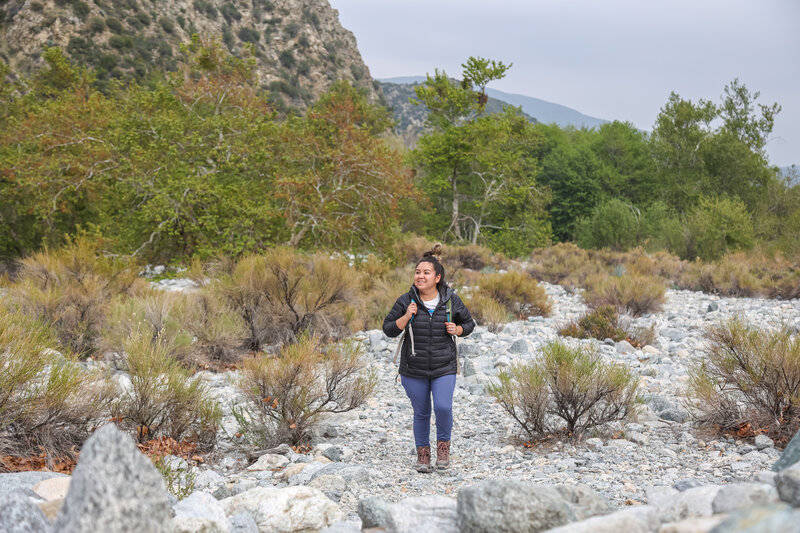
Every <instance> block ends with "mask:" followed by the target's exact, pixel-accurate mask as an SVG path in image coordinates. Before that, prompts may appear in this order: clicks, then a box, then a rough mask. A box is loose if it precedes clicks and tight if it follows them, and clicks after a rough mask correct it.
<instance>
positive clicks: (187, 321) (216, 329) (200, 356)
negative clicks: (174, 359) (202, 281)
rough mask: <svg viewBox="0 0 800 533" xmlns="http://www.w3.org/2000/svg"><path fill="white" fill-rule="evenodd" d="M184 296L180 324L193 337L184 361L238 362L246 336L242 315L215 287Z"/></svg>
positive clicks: (208, 363) (215, 364)
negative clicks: (223, 299)
mask: <svg viewBox="0 0 800 533" xmlns="http://www.w3.org/2000/svg"><path fill="white" fill-rule="evenodd" d="M187 300H188V301H187V304H186V306H185V307H184V309H183V314H182V316H181V324H182V326H183V327H184V328H185V329H186V330H187V331H188V332H190V333H191V334H192V336H193V337H194V339H195V340H194V343H192V346H191V351H190V352H189V355H188V358H187V362H189V363H190V364H192V365H194V366H199V367H211V368H215V369H216V368H220V367H224V366H225V365H229V364H234V363H237V362H238V361H239V360H240V358H241V356H242V352H243V344H244V342H245V339H246V338H247V330H246V329H245V323H244V320H242V317H241V316H240V315H239V314H238V313H236V312H235V311H234V310H233V309H231V308H230V307H228V305H227V304H226V303H225V302H224V301H221V299H220V298H219V297H218V296H217V294H216V293H215V292H214V291H207V290H204V291H202V292H201V293H200V294H194V295H190V296H189V297H188V298H187Z"/></svg>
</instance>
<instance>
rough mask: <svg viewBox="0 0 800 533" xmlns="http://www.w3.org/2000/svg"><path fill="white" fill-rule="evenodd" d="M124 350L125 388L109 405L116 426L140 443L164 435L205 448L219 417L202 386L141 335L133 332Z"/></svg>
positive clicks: (212, 439) (211, 442) (213, 439)
mask: <svg viewBox="0 0 800 533" xmlns="http://www.w3.org/2000/svg"><path fill="white" fill-rule="evenodd" d="M124 349H125V361H124V369H125V371H126V372H127V373H128V375H129V377H130V385H129V386H127V387H123V389H124V390H123V391H122V392H121V393H120V395H119V397H118V398H117V399H116V401H115V402H114V404H113V406H112V414H113V415H114V419H115V420H116V421H117V422H118V423H119V425H120V426H121V427H122V428H125V429H126V430H128V431H130V432H132V433H133V434H134V435H135V436H136V438H137V440H138V442H140V443H143V442H146V441H148V440H150V439H154V438H159V437H162V436H164V437H170V438H172V439H175V440H176V441H180V440H187V441H189V442H192V443H195V444H196V445H197V446H198V447H199V448H201V449H210V448H211V447H212V446H213V445H214V442H216V438H217V428H218V427H219V423H220V420H221V418H222V413H221V411H220V409H219V406H218V405H217V404H216V402H214V401H213V400H211V399H209V395H210V393H209V391H208V387H207V386H206V384H205V383H204V382H203V381H202V380H201V379H200V378H199V377H194V378H192V377H190V376H189V374H188V372H187V371H186V370H185V369H184V368H183V367H182V366H181V365H180V363H179V362H178V361H176V360H175V359H173V358H172V357H170V355H169V352H168V350H167V349H166V348H165V346H164V343H162V342H160V341H159V340H156V342H153V340H152V338H151V336H150V333H149V332H147V331H144V330H137V331H134V332H133V333H132V335H131V336H130V337H129V338H128V340H127V341H126V342H125V345H124Z"/></svg>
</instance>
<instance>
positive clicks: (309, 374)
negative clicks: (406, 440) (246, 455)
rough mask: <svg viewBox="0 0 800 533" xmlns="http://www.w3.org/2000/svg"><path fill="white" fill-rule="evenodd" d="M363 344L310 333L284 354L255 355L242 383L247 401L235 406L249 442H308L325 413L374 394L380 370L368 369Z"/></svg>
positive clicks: (346, 408)
mask: <svg viewBox="0 0 800 533" xmlns="http://www.w3.org/2000/svg"><path fill="white" fill-rule="evenodd" d="M365 366H366V364H365V361H364V360H363V358H362V353H361V348H360V345H359V344H357V343H343V344H334V345H329V346H327V347H323V346H321V344H320V342H319V340H318V339H317V338H316V337H312V336H304V337H302V338H301V339H300V340H299V341H298V342H297V343H295V344H292V345H290V346H287V347H284V348H283V350H282V351H281V353H280V355H279V356H278V357H271V356H267V355H261V356H260V357H255V358H252V359H249V360H247V361H246V362H245V364H244V367H243V369H242V380H241V381H240V383H239V388H240V389H241V391H242V393H243V394H244V395H245V397H246V399H247V401H246V403H245V404H244V405H240V406H239V408H238V409H235V410H234V414H235V415H236V418H237V420H238V422H239V425H240V433H241V434H242V435H243V438H244V440H245V442H246V443H247V444H248V445H249V446H256V447H261V448H263V447H270V446H275V445H277V444H280V443H283V442H288V443H290V444H299V443H302V442H307V441H308V440H309V438H310V437H311V430H312V429H313V428H314V426H315V425H316V424H317V423H318V422H319V419H320V417H321V416H322V415H323V414H324V413H343V412H346V411H351V410H353V409H355V408H357V407H359V406H360V405H361V404H363V403H364V402H365V401H366V399H367V398H368V397H369V396H370V395H371V394H372V392H373V390H374V389H375V387H376V386H377V375H376V374H375V373H374V372H372V371H366V370H365Z"/></svg>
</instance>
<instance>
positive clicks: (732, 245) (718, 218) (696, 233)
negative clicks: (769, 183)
mask: <svg viewBox="0 0 800 533" xmlns="http://www.w3.org/2000/svg"><path fill="white" fill-rule="evenodd" d="M687 230H688V233H689V235H690V237H689V243H688V245H687V257H688V258H689V259H693V258H695V257H700V258H701V259H703V260H705V261H710V260H713V259H718V258H720V257H722V256H723V255H724V254H726V253H727V252H729V251H736V250H748V249H750V248H752V247H753V245H754V243H755V232H754V229H753V221H752V219H751V217H750V214H749V213H748V212H747V207H746V206H745V205H744V202H742V201H741V200H738V199H736V200H730V199H728V198H702V199H701V200H700V204H699V205H698V206H697V207H696V208H695V209H694V210H693V211H692V212H691V213H690V214H689V217H688V220H687Z"/></svg>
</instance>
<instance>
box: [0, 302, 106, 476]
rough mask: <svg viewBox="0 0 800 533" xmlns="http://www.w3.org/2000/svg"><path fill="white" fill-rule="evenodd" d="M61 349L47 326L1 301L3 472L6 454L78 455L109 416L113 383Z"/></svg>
mask: <svg viewBox="0 0 800 533" xmlns="http://www.w3.org/2000/svg"><path fill="white" fill-rule="evenodd" d="M55 347H56V342H55V335H54V333H53V332H52V331H51V330H50V329H49V328H48V327H47V326H46V325H45V324H43V323H42V322H41V321H37V320H34V319H32V318H30V317H28V316H26V315H25V314H23V313H20V312H15V311H13V310H11V309H9V308H7V307H4V306H2V305H0V472H1V471H3V470H4V466H3V462H2V457H3V456H9V455H11V456H17V457H28V456H30V455H39V454H44V455H45V457H46V465H47V466H48V467H49V468H53V465H54V463H56V462H58V461H59V460H62V459H64V458H74V457H73V456H74V453H75V451H76V450H77V449H78V448H80V446H81V445H82V444H83V442H84V441H85V440H86V438H88V436H89V435H90V433H91V431H92V430H93V429H94V427H95V426H96V425H99V424H101V423H103V422H104V421H105V420H107V419H108V414H109V404H110V401H111V398H112V397H113V396H114V393H113V387H112V386H111V385H110V383H109V382H108V381H107V380H106V379H105V378H104V377H103V376H102V375H101V374H99V373H98V372H95V371H90V370H86V369H84V368H83V367H81V366H80V365H78V364H77V363H76V362H75V361H73V360H72V359H71V358H70V357H66V356H62V355H61V354H59V353H58V352H56V351H55V349H54V348H55Z"/></svg>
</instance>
